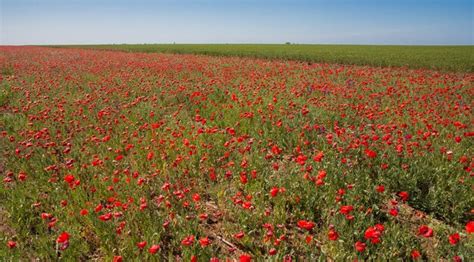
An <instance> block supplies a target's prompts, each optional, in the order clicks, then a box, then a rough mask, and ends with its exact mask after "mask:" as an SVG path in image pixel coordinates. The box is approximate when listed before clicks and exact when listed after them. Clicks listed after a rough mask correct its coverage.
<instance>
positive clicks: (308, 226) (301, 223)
mask: <svg viewBox="0 0 474 262" xmlns="http://www.w3.org/2000/svg"><path fill="white" fill-rule="evenodd" d="M297 224H298V227H299V228H302V229H306V230H308V231H309V230H311V229H313V228H314V226H315V225H316V224H315V223H314V222H312V221H307V220H300V221H298V223H297Z"/></svg>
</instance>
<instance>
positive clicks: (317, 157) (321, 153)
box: [313, 151, 324, 162]
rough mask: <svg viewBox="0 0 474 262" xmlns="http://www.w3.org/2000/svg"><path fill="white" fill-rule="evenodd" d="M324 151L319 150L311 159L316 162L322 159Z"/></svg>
mask: <svg viewBox="0 0 474 262" xmlns="http://www.w3.org/2000/svg"><path fill="white" fill-rule="evenodd" d="M323 157H324V153H323V151H319V152H318V153H317V154H316V155H315V156H314V157H313V160H314V161H316V162H321V161H322V160H323Z"/></svg>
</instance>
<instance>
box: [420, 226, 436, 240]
mask: <svg viewBox="0 0 474 262" xmlns="http://www.w3.org/2000/svg"><path fill="white" fill-rule="evenodd" d="M418 235H420V236H423V237H426V238H428V237H432V236H433V229H432V228H430V227H428V226H427V225H421V226H420V227H419V228H418Z"/></svg>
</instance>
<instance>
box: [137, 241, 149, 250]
mask: <svg viewBox="0 0 474 262" xmlns="http://www.w3.org/2000/svg"><path fill="white" fill-rule="evenodd" d="M146 244H147V243H146V241H142V242H138V243H137V247H138V248H139V249H143V248H144V247H145V246H146Z"/></svg>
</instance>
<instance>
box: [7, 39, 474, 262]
mask: <svg viewBox="0 0 474 262" xmlns="http://www.w3.org/2000/svg"><path fill="white" fill-rule="evenodd" d="M0 74H1V76H0V153H1V155H0V175H1V176H2V186H1V187H0V239H1V243H0V244H1V245H0V258H2V259H3V258H6V260H7V261H10V260H12V261H18V260H23V261H25V260H26V261H29V260H33V259H39V260H40V261H52V260H64V261H78V260H79V261H83V260H98V261H167V260H170V261H214V262H215V261H262V260H268V261H318V260H319V261H353V260H359V261H365V260H377V261H387V260H390V261H391V260H397V259H402V260H408V261H409V260H415V261H416V260H420V261H426V260H430V261H440V260H445V261H452V260H453V261H472V260H473V259H474V252H473V250H474V237H473V234H472V233H473V232H474V197H473V189H474V184H473V176H474V143H473V141H474V128H473V124H474V118H473V99H472V98H473V97H474V88H473V87H474V86H473V82H474V74H473V73H471V72H455V71H453V72H438V71H432V70H428V69H408V68H397V67H390V68H389V67H370V66H356V65H342V64H327V63H308V62H303V61H286V60H265V59H257V58H242V57H211V56H203V55H194V54H179V55H178V54H156V53H155V54H151V53H127V52H119V51H106V50H90V49H87V50H86V49H75V48H47V47H7V46H3V47H0Z"/></svg>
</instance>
